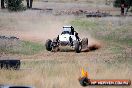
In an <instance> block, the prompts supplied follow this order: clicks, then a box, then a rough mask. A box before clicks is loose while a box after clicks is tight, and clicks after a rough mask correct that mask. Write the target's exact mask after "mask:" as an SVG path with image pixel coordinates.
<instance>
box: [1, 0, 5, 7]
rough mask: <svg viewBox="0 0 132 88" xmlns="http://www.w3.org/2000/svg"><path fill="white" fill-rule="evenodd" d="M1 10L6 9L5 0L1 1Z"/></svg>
mask: <svg viewBox="0 0 132 88" xmlns="http://www.w3.org/2000/svg"><path fill="white" fill-rule="evenodd" d="M1 8H2V9H3V8H5V5H4V0H1Z"/></svg>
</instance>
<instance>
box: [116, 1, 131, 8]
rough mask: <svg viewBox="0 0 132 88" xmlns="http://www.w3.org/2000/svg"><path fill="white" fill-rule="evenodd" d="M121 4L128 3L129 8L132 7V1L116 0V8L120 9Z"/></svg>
mask: <svg viewBox="0 0 132 88" xmlns="http://www.w3.org/2000/svg"><path fill="white" fill-rule="evenodd" d="M121 3H126V4H127V5H128V8H129V7H130V6H132V0H115V1H114V7H120V4H121Z"/></svg>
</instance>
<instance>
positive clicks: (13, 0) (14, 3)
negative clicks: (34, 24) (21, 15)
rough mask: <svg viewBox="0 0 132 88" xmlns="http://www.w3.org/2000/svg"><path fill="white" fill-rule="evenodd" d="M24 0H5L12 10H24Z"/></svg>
mask: <svg viewBox="0 0 132 88" xmlns="http://www.w3.org/2000/svg"><path fill="white" fill-rule="evenodd" d="M22 1H23V0H5V3H6V5H7V8H8V10H10V11H20V10H24V9H25V8H24V5H23V3H22Z"/></svg>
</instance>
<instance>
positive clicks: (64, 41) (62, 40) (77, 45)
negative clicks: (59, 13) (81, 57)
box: [45, 26, 88, 53]
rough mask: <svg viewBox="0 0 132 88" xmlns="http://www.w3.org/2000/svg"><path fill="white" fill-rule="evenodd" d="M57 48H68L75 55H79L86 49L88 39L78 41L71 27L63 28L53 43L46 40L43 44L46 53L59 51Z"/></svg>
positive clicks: (76, 34)
mask: <svg viewBox="0 0 132 88" xmlns="http://www.w3.org/2000/svg"><path fill="white" fill-rule="evenodd" d="M59 46H70V47H72V48H73V49H74V50H75V52H76V53H80V52H81V50H82V49H86V48H87V47H88V38H83V39H80V37H79V36H78V33H77V32H76V31H74V28H73V27H72V26H64V27H63V31H62V33H61V34H60V35H58V36H57V38H54V39H53V41H52V40H50V39H48V40H47V41H46V43H45V47H46V49H47V50H48V51H54V50H55V49H56V48H57V49H58V50H59Z"/></svg>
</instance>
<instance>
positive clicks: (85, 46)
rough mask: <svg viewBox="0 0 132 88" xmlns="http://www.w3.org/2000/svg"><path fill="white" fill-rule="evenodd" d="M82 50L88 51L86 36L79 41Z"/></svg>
mask: <svg viewBox="0 0 132 88" xmlns="http://www.w3.org/2000/svg"><path fill="white" fill-rule="evenodd" d="M81 45H82V51H88V38H83V39H82V41H81Z"/></svg>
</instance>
